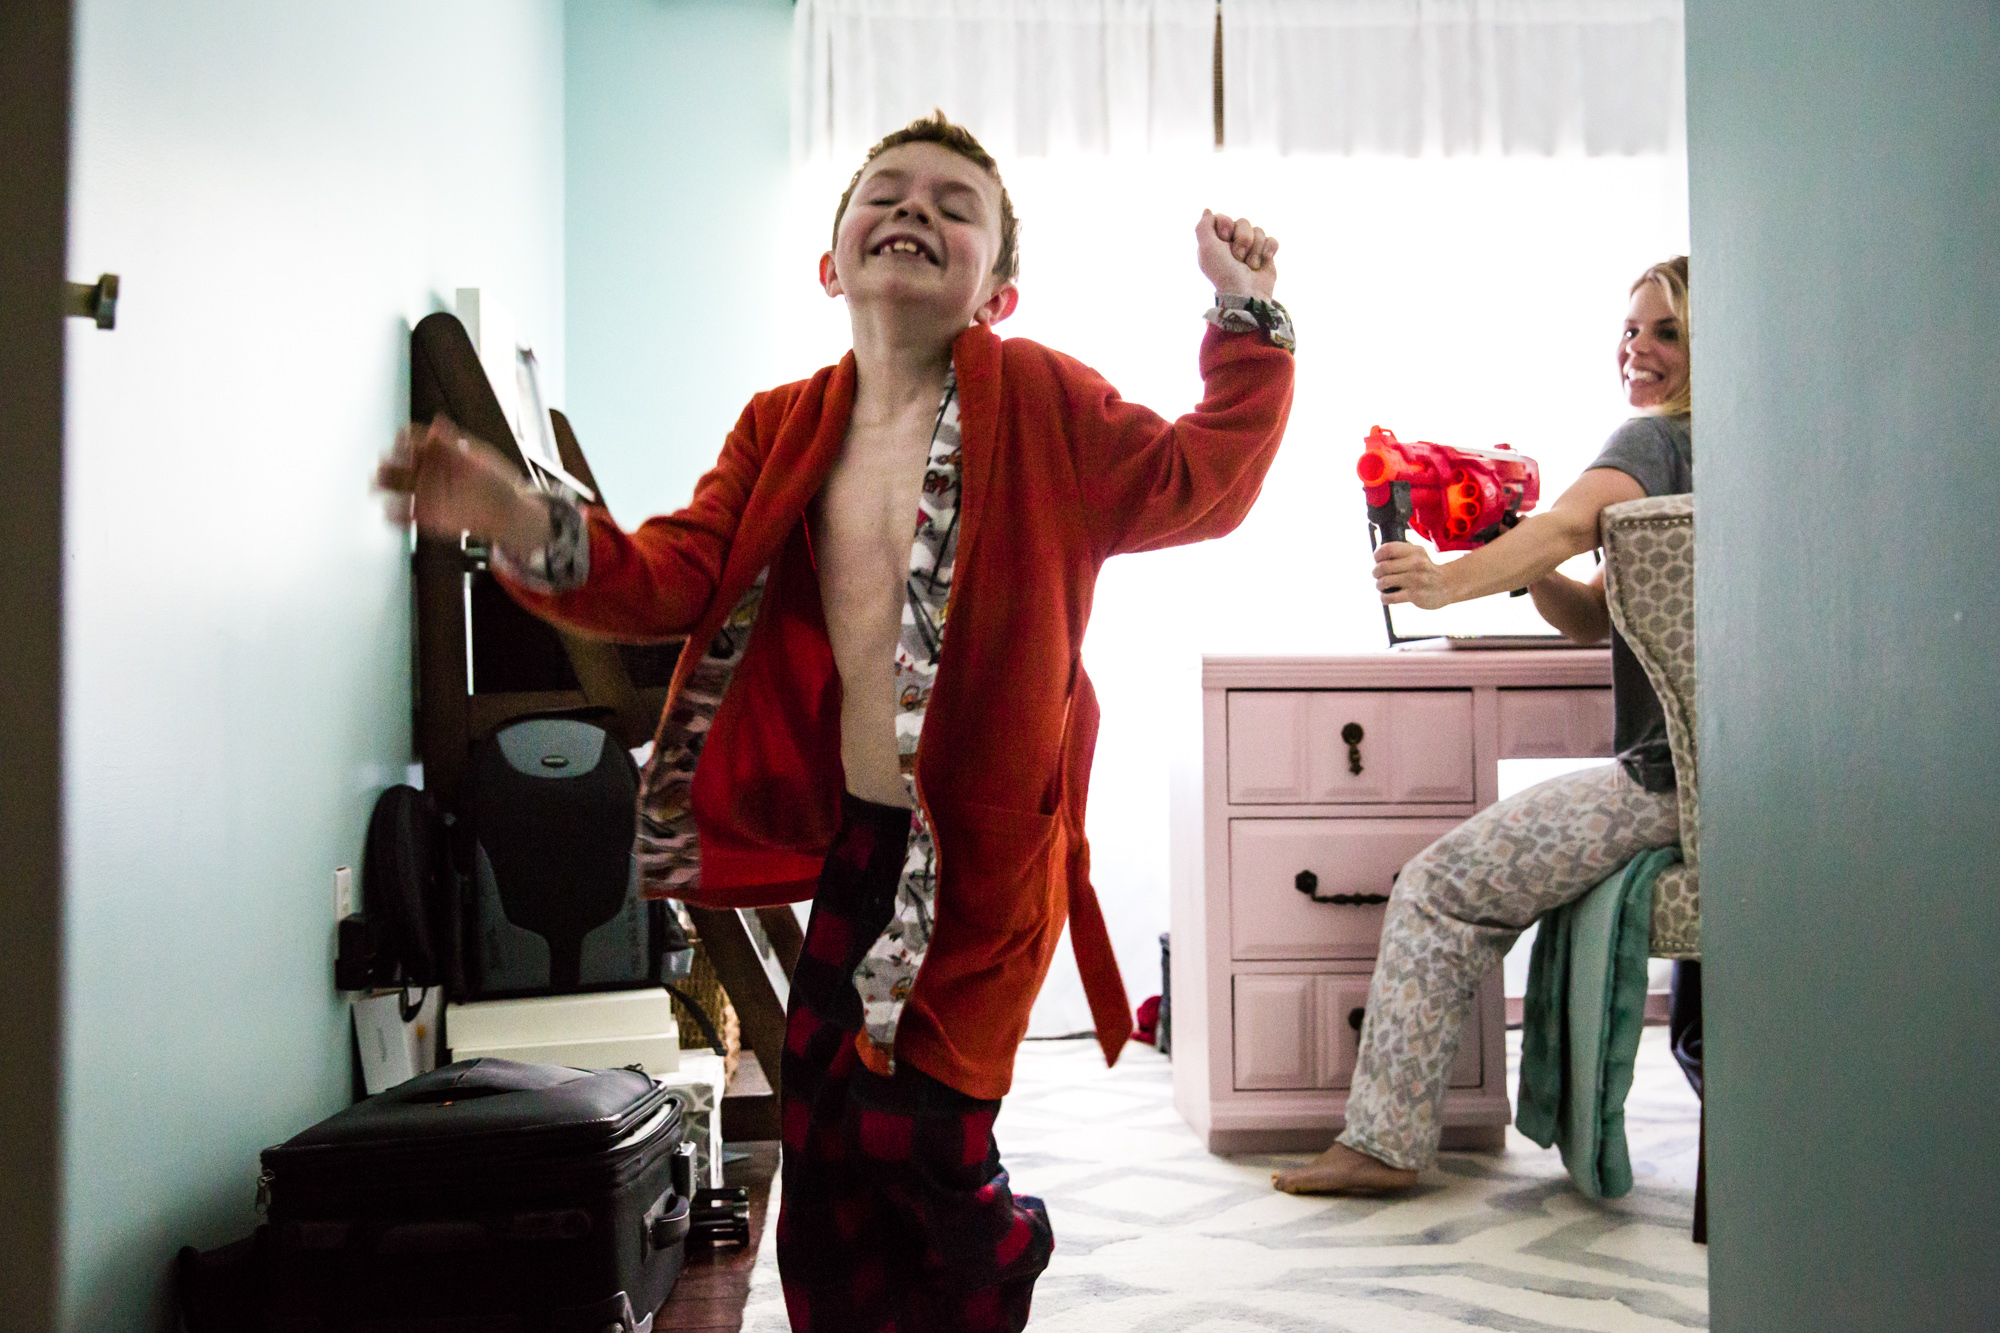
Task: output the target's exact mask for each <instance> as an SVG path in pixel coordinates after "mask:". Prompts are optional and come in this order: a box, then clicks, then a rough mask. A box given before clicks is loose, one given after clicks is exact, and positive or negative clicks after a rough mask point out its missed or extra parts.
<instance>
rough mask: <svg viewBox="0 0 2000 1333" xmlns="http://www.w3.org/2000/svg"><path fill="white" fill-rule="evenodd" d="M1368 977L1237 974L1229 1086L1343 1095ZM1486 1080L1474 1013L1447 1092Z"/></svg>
mask: <svg viewBox="0 0 2000 1333" xmlns="http://www.w3.org/2000/svg"><path fill="white" fill-rule="evenodd" d="M1368 980H1369V977H1368V974H1367V973H1366V972H1356V973H1335V974H1332V975H1326V974H1314V973H1303V972H1301V973H1262V974H1256V975H1251V974H1238V975H1237V976H1236V977H1235V978H1234V979H1233V982H1234V984H1233V987H1232V989H1233V991H1234V994H1233V995H1232V997H1231V998H1232V1000H1233V1001H1234V1005H1233V1012H1232V1014H1231V1016H1230V1017H1231V1023H1232V1027H1233V1032H1232V1036H1233V1037H1234V1041H1233V1042H1232V1046H1233V1055H1234V1066H1235V1067H1234V1069H1233V1070H1232V1071H1231V1072H1232V1074H1233V1076H1234V1077H1233V1082H1234V1085H1235V1087H1236V1088H1237V1089H1238V1090H1239V1091H1243V1092H1255V1091H1275V1090H1282V1089H1302V1088H1345V1087H1347V1086H1348V1085H1349V1084H1350V1083H1352V1082H1353V1079H1354V1058H1355V1055H1356V1053H1357V1052H1358V1051H1359V1049H1360V1046H1361V1025H1362V1022H1363V1020H1364V1016H1365V1014H1366V1012H1367V1005H1368ZM1483 1073H1484V1069H1483V1061H1482V1052H1481V1051H1480V1048H1479V1009H1478V1007H1477V1006H1474V1008H1473V1010H1472V1012H1471V1013H1470V1014H1468V1015H1466V1019H1465V1026H1464V1028H1463V1029H1461V1030H1460V1032H1459V1038H1458V1054H1457V1056H1456V1057H1454V1058H1453V1060H1452V1063H1451V1072H1450V1073H1449V1074H1448V1075H1447V1076H1446V1086H1448V1087H1453V1088H1476V1087H1478V1086H1479V1084H1480V1082H1481V1075H1482V1074H1483Z"/></svg>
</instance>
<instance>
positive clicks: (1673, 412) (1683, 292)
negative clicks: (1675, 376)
mask: <svg viewBox="0 0 2000 1333" xmlns="http://www.w3.org/2000/svg"><path fill="white" fill-rule="evenodd" d="M1649 282H1650V283H1652V284H1653V285H1654V286H1656V287H1658V288H1659V289H1660V295H1661V296H1663V297H1665V298H1666V302H1667V305H1668V306H1669V307H1670V308H1672V310H1673V312H1674V319H1675V321H1676V322H1678V323H1679V324H1680V326H1681V346H1683V347H1685V348H1687V349H1688V350H1689V352H1690V353H1692V352H1693V350H1694V342H1693V337H1692V335H1693V329H1692V328H1691V326H1690V325H1689V324H1688V257H1687V256H1686V255H1675V256H1674V257H1673V258H1672V259H1663V260H1661V261H1660V262H1659V263H1657V264H1655V265H1653V266H1652V267H1651V268H1649V269H1647V270H1646V271H1645V272H1644V273H1641V274H1640V275H1639V278H1638V281H1636V282H1634V283H1633V284H1632V289H1631V291H1629V292H1627V293H1626V294H1627V295H1628V296H1636V295H1638V294H1639V289H1640V288H1641V287H1644V286H1645V285H1646V284H1647V283H1649ZM1693 412H1694V365H1693V362H1692V360H1690V362H1689V365H1688V377H1687V378H1686V379H1684V380H1682V381H1681V387H1680V388H1678V389H1676V390H1674V392H1673V395H1672V396H1671V397H1669V398H1667V399H1665V400H1664V401H1663V402H1661V403H1660V404H1659V405H1658V406H1657V407H1654V408H1650V409H1648V415H1651V416H1662V417H1685V416H1690V415H1692V414H1693Z"/></svg>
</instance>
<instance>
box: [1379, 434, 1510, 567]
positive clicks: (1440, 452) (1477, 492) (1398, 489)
mask: <svg viewBox="0 0 2000 1333" xmlns="http://www.w3.org/2000/svg"><path fill="white" fill-rule="evenodd" d="M1354 471H1355V474H1356V475H1357V476H1359V477H1360V478H1361V490H1362V494H1363V495H1365V496H1366V497H1367V499H1368V521H1369V522H1370V523H1372V524H1374V525H1375V530H1376V533H1377V534H1378V540H1379V541H1387V542H1399V541H1404V540H1406V538H1405V536H1404V531H1403V530H1404V528H1406V527H1410V528H1415V529H1416V531H1417V535H1418V536H1419V537H1422V538H1423V539H1424V540H1426V541H1428V542H1430V543H1431V545H1433V546H1435V547H1437V549H1438V550H1440V551H1469V550H1471V549H1472V548H1474V547H1475V546H1484V545H1485V544H1486V543H1487V542H1490V541H1492V540H1493V539H1494V538H1495V537H1498V536H1499V535H1500V534H1501V533H1503V532H1505V531H1506V530H1507V529H1508V528H1511V527H1513V526H1514V525H1515V524H1516V523H1519V522H1520V521H1521V516H1522V515H1524V514H1526V513H1527V512H1528V511H1529V510H1531V509H1533V508H1534V507H1535V503H1536V502H1537V501H1538V500H1540V499H1541V496H1542V470H1541V468H1540V467H1539V466H1538V465H1537V464H1536V463H1535V460H1534V459H1532V458H1529V457H1528V456H1527V455H1526V454H1523V453H1520V452H1518V451H1516V450H1515V449H1514V448H1513V447H1512V446H1510V445H1505V444H1503V445H1499V446H1498V447H1496V448H1492V449H1454V448H1452V447H1451V446H1450V445H1445V444H1432V443H1431V442H1430V441H1428V440H1412V441H1410V442H1408V443H1405V442H1404V441H1402V440H1399V439H1397V438H1396V435H1395V432H1393V431H1388V430H1384V429H1383V428H1382V427H1380V426H1377V427H1375V428H1374V429H1373V430H1371V431H1369V432H1368V440H1367V446H1366V447H1365V448H1364V449H1363V450H1362V451H1361V461H1360V462H1358V463H1357V464H1355V467H1354Z"/></svg>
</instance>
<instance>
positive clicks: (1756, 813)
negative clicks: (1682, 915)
mask: <svg viewBox="0 0 2000 1333" xmlns="http://www.w3.org/2000/svg"><path fill="white" fill-rule="evenodd" d="M1687 33H1688V38H1687V42H1688V122H1689V123H1688V145H1689V157H1690V161H1691V196H1692V205H1693V208H1692V212H1693V251H1692V254H1693V265H1694V302H1695V305H1694V309H1695V315H1694V321H1693V322H1694V343H1693V351H1694V359H1695V366H1694V378H1695V384H1696V395H1697V396H1696V403H1695V410H1696V413H1697V417H1698V420H1699V422H1700V428H1701V441H1702V442H1701V448H1700V454H1699V457H1698V458H1697V463H1696V491H1697V494H1698V495H1699V496H1700V497H1701V498H1700V502H1699V503H1700V509H1699V526H1698V543H1699V545H1698V574H1697V605H1698V607H1699V652H1700V669H1701V681H1702V693H1701V719H1700V744H1701V765H1702V772H1701V782H1702V811H1703V817H1704V822H1703V827H1702V855H1703V870H1702V880H1703V890H1704V894H1703V898H1704V901H1703V916H1704V921H1703V929H1704V935H1703V949H1704V952H1705V954H1706V962H1705V973H1706V975H1705V978H1704V980H1705V986H1706V990H1707V1000H1708V1032H1707V1040H1708V1054H1709V1060H1710V1065H1711V1075H1710V1077H1711V1083H1710V1088H1711V1094H1710V1099H1709V1104H1708V1114H1709V1157H1708V1161H1709V1171H1710V1183H1711V1191H1712V1194H1711V1198H1712V1203H1711V1209H1712V1212H1711V1219H1712V1229H1711V1233H1710V1234H1711V1245H1710V1251H1709V1263H1710V1273H1711V1288H1710V1301H1711V1310H1712V1318H1713V1327H1714V1328H1716V1329H1718V1330H1724V1331H1726V1333H1747V1331H1749V1330H1754V1331H1755V1333H1785V1331H1787V1330H1801V1331H1802V1333H1803V1331H1805V1330H1810V1331H1811V1333H1833V1331H1836V1330H1848V1329H1853V1330H1870V1331H1871V1333H1882V1331H1883V1330H1901V1329H1910V1330H1919V1329H1920V1330H1925V1333H1940V1331H1942V1330H1959V1329H1964V1330H1971V1329H1990V1328H1993V1327H1994V1326H1995V1321H1996V1319H2000V1314H1996V1311H2000V1151H1996V1144H2000V1128H1996V1116H1997V1115H2000V1039H1996V1035H1995V1034H1996V1033H2000V894H1996V891H1995V887H1994V875H1995V871H1996V869H1997V868H2000V763H1996V756H2000V707H1996V699H1995V695H1996V689H1995V687H1996V683H2000V665H1996V664H2000V587H1996V584H1995V581H1994V579H1993V576H1992V572H1991V571H1992V563H1993V562H1992V555H1991V552H1992V549H1993V543H1994V524H1993V515H1994V514H1995V513H2000V424H1996V423H2000V378H1996V376H1995V373H1994V356H1995V353H1994V348H1995V343H1996V336H2000V9H1996V8H1995V6H1994V5H1993V4H1992V3H1991V2H1990V0H1942V2H1940V3H1936V4H1925V5H1907V4H1897V3H1893V2H1892V0H1763V2H1762V3H1757V4H1742V3H1738V0H1688V5H1687Z"/></svg>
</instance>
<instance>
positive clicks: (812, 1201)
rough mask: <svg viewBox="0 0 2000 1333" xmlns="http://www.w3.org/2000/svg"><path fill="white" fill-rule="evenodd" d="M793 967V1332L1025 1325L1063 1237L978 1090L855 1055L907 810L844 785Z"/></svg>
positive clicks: (786, 1276) (787, 1095)
mask: <svg viewBox="0 0 2000 1333" xmlns="http://www.w3.org/2000/svg"><path fill="white" fill-rule="evenodd" d="M844 802H845V804H844V809H843V813H844V819H843V822H842V827H841V831H840V833H839V835H838V836H837V837H836V838H835V840H834V845H833V850H832V851H831V852H830V853H828V855H827V858H826V865H825V867H824V868H823V869H822V870H821V872H820V882H819V892H818V894H817V895H816V896H815V898H814V899H813V911H812V920H811V922H810V924H809V925H808V926H807V927H806V939H805V947H804V949H803V951H802V952H801V954H800V956H799V962H798V967H797V968H796V969H795V970H794V973H793V976H792V998H791V1007H790V1012H789V1013H788V1014H787V1016H786V1025H785V1056H784V1074H783V1080H782V1082H783V1109H784V1135H785V1150H784V1158H783V1164H782V1166H781V1168H780V1170H781V1172H782V1179H783V1190H782V1193H781V1202H780V1205H779V1213H778V1275H779V1278H780V1280H781V1282H782V1283H783V1285H784V1291H785V1307H786V1310H787V1312H788V1313H789V1314H790V1316H791V1321H792V1328H793V1329H794V1330H795V1333H987V1331H988V1330H993V1331H994V1333H1001V1331H1003V1330H1004V1331H1005V1333H1015V1331H1016V1330H1019V1329H1020V1328H1022V1327H1023V1326H1024V1325H1026V1323H1027V1322H1028V1302H1029V1298H1030V1296H1031V1295H1032V1293H1033V1290H1034V1285H1035V1279H1036V1278H1037V1277H1038V1276H1040V1274H1041V1271H1042V1269H1043V1268H1045V1267H1046V1266H1047V1265H1048V1261H1049V1254H1050V1252H1051V1251H1052V1250H1053V1248H1054V1244H1055V1241H1054V1236H1053V1233H1052V1232H1051V1231H1050V1229H1049V1219H1048V1213H1047V1212H1046V1211H1045V1210H1044V1209H1043V1207H1042V1203H1041V1201H1040V1200H1039V1199H1033V1198H1028V1197H1025V1196H1019V1197H1017V1196H1016V1195H1015V1194H1014V1193H1013V1192H1012V1191H1011V1190H1010V1189H1009V1188H1008V1184H1007V1173H1006V1171H1004V1170H1003V1169H1001V1166H1000V1151H999V1148H998V1146H997V1145H996V1144H995V1143H994V1141H993V1120H994V1117H995V1116H996V1115H998V1114H999V1111H1000V1103H999V1102H997V1101H981V1100H979V1099H977V1098H973V1097H968V1096H966V1095H965V1094H963V1093H960V1092H958V1091H956V1090H955V1089H952V1088H950V1087H947V1086H946V1085H944V1084H943V1083H940V1082H938V1081H937V1080H936V1079H934V1078H932V1077H930V1076H929V1075H928V1074H925V1073H924V1072H923V1071H921V1070H919V1069H917V1068H915V1067H914V1066H912V1065H911V1064H910V1063H909V1062H908V1061H898V1062H897V1065H896V1073H895V1076H894V1077H892V1078H884V1077H882V1076H880V1075H878V1074H875V1073H873V1072H872V1071H870V1070H869V1069H868V1068H867V1067H866V1066H865V1065H863V1064H862V1063H861V1057H860V1054H859V1053H858V1052H857V1051H856V1050H855V1046H854V1037H855V1034H856V1033H857V1032H859V1031H860V1030H861V1026H862V1010H861V997H860V995H859V993H858V992H856V990H855V988H854V969H855V967H856V965H857V964H859V963H860V961H861V958H862V955H863V954H865V953H866V952H867V950H868V948H869V946H870V945H872V944H873V943H874V942H875V939H876V937H877V936H879V935H880V934H881V932H882V929H883V927H884V926H886V925H887V924H888V921H889V915H890V911H891V909H892V908H893V907H894V904H895V897H896V884H897V880H898V879H899V878H900V876H901V874H902V871H903V860H904V852H905V849H906V847H907V846H908V842H909V833H910V812H909V811H908V810H901V809H896V808H894V807H890V806H883V805H875V804H873V803H871V802H868V801H862V800H859V799H857V798H855V797H853V796H846V797H845V798H844Z"/></svg>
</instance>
